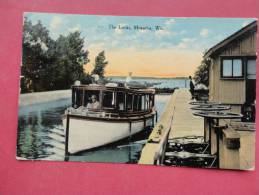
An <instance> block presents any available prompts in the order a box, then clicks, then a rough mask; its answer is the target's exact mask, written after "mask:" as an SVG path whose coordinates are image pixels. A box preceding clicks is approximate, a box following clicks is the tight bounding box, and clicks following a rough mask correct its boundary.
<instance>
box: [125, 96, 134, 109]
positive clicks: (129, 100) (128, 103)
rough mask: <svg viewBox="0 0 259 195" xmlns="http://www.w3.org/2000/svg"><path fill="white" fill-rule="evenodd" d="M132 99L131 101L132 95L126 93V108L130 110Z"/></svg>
mask: <svg viewBox="0 0 259 195" xmlns="http://www.w3.org/2000/svg"><path fill="white" fill-rule="evenodd" d="M132 101H133V95H132V94H127V98H126V102H127V110H132Z"/></svg>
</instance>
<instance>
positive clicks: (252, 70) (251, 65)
mask: <svg viewBox="0 0 259 195" xmlns="http://www.w3.org/2000/svg"><path fill="white" fill-rule="evenodd" d="M247 78H248V79H256V60H247Z"/></svg>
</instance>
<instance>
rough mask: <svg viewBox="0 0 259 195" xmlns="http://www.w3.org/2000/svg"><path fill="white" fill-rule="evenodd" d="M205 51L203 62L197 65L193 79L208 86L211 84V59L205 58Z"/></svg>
mask: <svg viewBox="0 0 259 195" xmlns="http://www.w3.org/2000/svg"><path fill="white" fill-rule="evenodd" d="M205 53H206V51H205V52H204V55H203V57H202V61H201V64H200V65H199V66H198V67H197V69H196V71H195V73H194V77H193V79H194V80H195V82H196V83H197V84H198V83H202V84H204V85H206V86H207V87H208V86H209V66H210V60H209V59H208V58H205Z"/></svg>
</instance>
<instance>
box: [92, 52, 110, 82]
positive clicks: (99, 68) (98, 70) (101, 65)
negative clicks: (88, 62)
mask: <svg viewBox="0 0 259 195" xmlns="http://www.w3.org/2000/svg"><path fill="white" fill-rule="evenodd" d="M107 64H108V61H106V58H105V53H104V51H102V52H100V53H99V54H98V55H97V56H96V58H95V64H94V69H93V71H92V74H97V75H99V76H100V78H104V74H105V70H104V69H105V67H106V66H107Z"/></svg>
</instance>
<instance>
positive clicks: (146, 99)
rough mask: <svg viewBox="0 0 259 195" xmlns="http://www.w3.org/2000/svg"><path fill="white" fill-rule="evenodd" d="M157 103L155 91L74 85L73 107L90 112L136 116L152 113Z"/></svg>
mask: <svg viewBox="0 0 259 195" xmlns="http://www.w3.org/2000/svg"><path fill="white" fill-rule="evenodd" d="M154 101H155V90H154V89H150V88H146V89H143V88H142V89H137V88H127V87H124V86H123V87H117V86H107V85H97V84H90V85H73V86H72V107H73V108H74V109H78V108H82V107H83V108H86V109H87V110H90V111H96V112H97V111H99V112H103V111H104V112H109V113H116V114H118V115H134V114H141V113H143V114H144V113H150V112H152V110H153V107H154Z"/></svg>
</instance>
